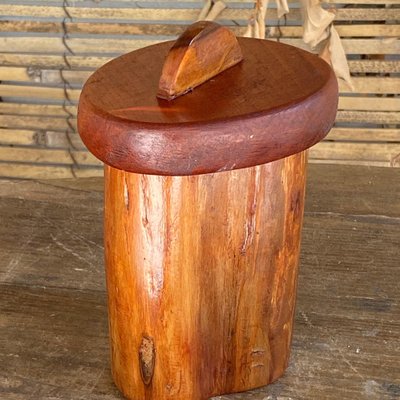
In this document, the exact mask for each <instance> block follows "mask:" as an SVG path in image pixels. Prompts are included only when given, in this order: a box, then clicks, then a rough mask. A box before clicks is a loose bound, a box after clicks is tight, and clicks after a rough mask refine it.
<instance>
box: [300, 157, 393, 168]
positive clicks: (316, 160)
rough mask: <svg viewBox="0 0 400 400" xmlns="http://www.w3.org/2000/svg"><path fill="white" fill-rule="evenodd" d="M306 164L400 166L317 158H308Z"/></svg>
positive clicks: (375, 162) (385, 163)
mask: <svg viewBox="0 0 400 400" xmlns="http://www.w3.org/2000/svg"><path fill="white" fill-rule="evenodd" d="M308 162H310V163H312V164H338V165H362V166H368V167H394V168H396V167H397V168H399V167H400V164H398V163H391V162H390V161H370V160H369V161H363V160H336V159H330V158H326V159H319V158H312V157H309V158H308Z"/></svg>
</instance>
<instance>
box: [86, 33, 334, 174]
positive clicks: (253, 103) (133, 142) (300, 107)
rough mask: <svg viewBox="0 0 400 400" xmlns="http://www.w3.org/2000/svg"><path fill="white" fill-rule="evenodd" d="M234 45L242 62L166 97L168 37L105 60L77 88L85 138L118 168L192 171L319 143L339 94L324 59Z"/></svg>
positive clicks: (260, 43)
mask: <svg viewBox="0 0 400 400" xmlns="http://www.w3.org/2000/svg"><path fill="white" fill-rule="evenodd" d="M239 44H240V47H241V49H242V52H243V57H244V59H243V61H242V62H241V63H240V64H238V65H235V66H234V67H232V68H230V69H228V70H226V71H225V72H224V73H223V74H220V75H218V76H217V77H216V78H215V79H213V80H211V81H208V82H205V83H204V84H203V85H201V86H199V87H198V88H197V89H196V90H195V91H193V92H192V93H191V94H189V95H186V96H183V97H180V98H177V99H175V100H174V101H173V102H168V101H164V100H159V99H157V98H156V93H157V85H158V79H159V76H160V74H161V68H162V65H163V61H164V58H165V55H166V53H167V52H168V50H169V48H170V47H171V45H172V43H171V42H165V43H161V44H158V45H155V46H150V47H147V48H145V49H140V50H138V51H135V52H132V53H128V54H126V55H124V56H121V57H118V58H116V59H115V60H113V61H111V62H110V63H108V64H106V65H105V66H103V67H102V68H100V69H99V70H97V71H96V72H95V73H94V74H93V75H92V76H91V77H90V78H89V80H88V81H87V82H86V84H85V86H84V88H83V91H82V93H81V97H80V104H79V110H78V130H79V133H80V135H81V137H82V140H83V142H84V143H85V144H86V146H87V147H88V149H89V150H90V151H91V152H92V153H93V154H94V155H95V156H96V157H97V158H99V159H100V160H102V161H104V162H105V163H106V164H108V165H111V166H113V167H115V168H119V169H123V170H125V171H129V172H137V173H146V174H156V175H194V174H202V173H209V172H216V171H225V170H232V169H237V168H244V167H249V166H254V165H259V164H264V163H266V162H270V161H274V160H276V159H279V158H282V157H286V156H288V155H291V154H294V153H297V152H300V151H303V150H305V149H306V148H308V147H310V146H312V145H313V144H315V143H316V142H318V141H319V140H321V139H322V138H323V137H324V136H325V135H326V134H327V133H328V131H329V129H330V128H331V126H332V124H333V121H334V118H335V114H336V107H337V101H338V92H337V90H338V89H337V81H336V78H335V76H334V74H333V71H332V70H331V68H330V67H329V66H328V64H326V63H325V62H324V61H323V60H321V59H320V58H319V57H316V56H314V55H312V54H310V53H308V52H305V51H302V50H300V49H297V48H295V47H291V46H287V45H283V44H280V43H275V42H270V41H264V40H257V39H245V38H239ZM210 99H212V105H211V103H210Z"/></svg>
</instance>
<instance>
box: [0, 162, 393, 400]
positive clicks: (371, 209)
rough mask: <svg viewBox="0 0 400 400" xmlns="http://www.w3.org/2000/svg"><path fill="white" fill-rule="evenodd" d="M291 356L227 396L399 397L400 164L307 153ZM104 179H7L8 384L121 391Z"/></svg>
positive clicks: (11, 390)
mask: <svg viewBox="0 0 400 400" xmlns="http://www.w3.org/2000/svg"><path fill="white" fill-rule="evenodd" d="M308 174H309V180H308V188H307V200H306V212H305V221H304V230H303V240H302V256H301V265H300V280H299V289H298V301H297V312H296V321H295V328H294V339H293V349H292V356H291V362H290V366H289V368H288V370H287V371H286V373H285V375H284V376H283V377H282V378H281V379H280V380H279V381H278V382H277V383H275V384H272V385H269V386H268V387H266V388H264V389H259V390H255V391H252V392H248V393H243V394H237V395H231V396H222V397H220V399H253V400H289V399H304V400H306V399H307V400H312V399H318V400H319V399H324V400H330V399H332V400H333V399H335V400H336V399H342V400H356V399H367V400H368V399H376V400H385V399H387V400H392V399H398V398H400V305H399V303H400V290H399V282H400V268H399V267H400V262H399V260H400V171H399V170H391V169H381V168H367V167H348V166H327V165H310V166H309V173H308ZM102 185H103V182H102V179H97V178H94V179H80V180H49V181H4V180H3V181H1V182H0V216H1V217H0V218H1V219H0V220H1V224H0V281H1V283H0V284H1V290H0V298H1V300H0V398H1V399H2V400H11V399H12V400H17V399H23V400H27V399H40V400H50V399H51V400H56V399H57V400H58V399H63V400H64V399H65V400H66V399H93V400H100V399H102V400H105V399H120V398H121V397H120V395H119V394H118V391H117V389H115V387H114V385H113V383H112V378H111V375H110V370H109V363H108V362H107V359H108V357H109V355H108V353H109V344H108V332H107V306H106V292H105V285H104V272H103V265H104V262H103V247H102V237H101V232H102V229H101V220H102V216H101V213H102V205H103V193H102V190H103V188H102Z"/></svg>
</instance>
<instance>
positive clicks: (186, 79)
mask: <svg viewBox="0 0 400 400" xmlns="http://www.w3.org/2000/svg"><path fill="white" fill-rule="evenodd" d="M242 59H243V56H242V51H241V49H240V46H239V43H238V41H237V39H236V36H235V35H234V33H233V32H232V31H230V30H229V29H228V28H226V27H224V26H221V25H219V24H217V23H215V22H211V21H199V22H196V23H194V24H192V25H190V26H189V27H188V28H187V29H186V30H185V32H183V33H182V35H181V36H179V38H178V39H177V41H176V42H175V44H174V45H173V46H172V48H171V49H170V51H169V53H168V54H167V57H166V60H165V63H164V66H163V69H162V73H161V78H160V83H159V87H158V92H157V97H159V98H161V99H166V100H172V99H174V98H176V97H178V96H181V95H183V94H185V93H187V92H189V91H191V90H192V89H193V88H195V87H196V86H199V85H201V84H202V83H204V82H206V81H207V80H209V79H211V78H213V77H214V76H215V75H218V74H219V73H221V72H222V71H225V70H226V69H227V68H230V67H232V66H234V65H236V64H237V63H239V62H240V61H241V60H242Z"/></svg>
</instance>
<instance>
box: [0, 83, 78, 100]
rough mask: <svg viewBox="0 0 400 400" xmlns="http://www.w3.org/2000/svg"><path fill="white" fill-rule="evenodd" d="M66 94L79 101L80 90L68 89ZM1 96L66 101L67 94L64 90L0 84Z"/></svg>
mask: <svg viewBox="0 0 400 400" xmlns="http://www.w3.org/2000/svg"><path fill="white" fill-rule="evenodd" d="M66 92H67V93H68V97H69V98H70V99H71V100H73V101H78V99H79V94H80V90H79V89H66ZM0 96H2V97H23V98H36V99H53V100H64V99H65V92H64V89H63V88H54V87H39V86H19V85H6V84H0Z"/></svg>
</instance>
